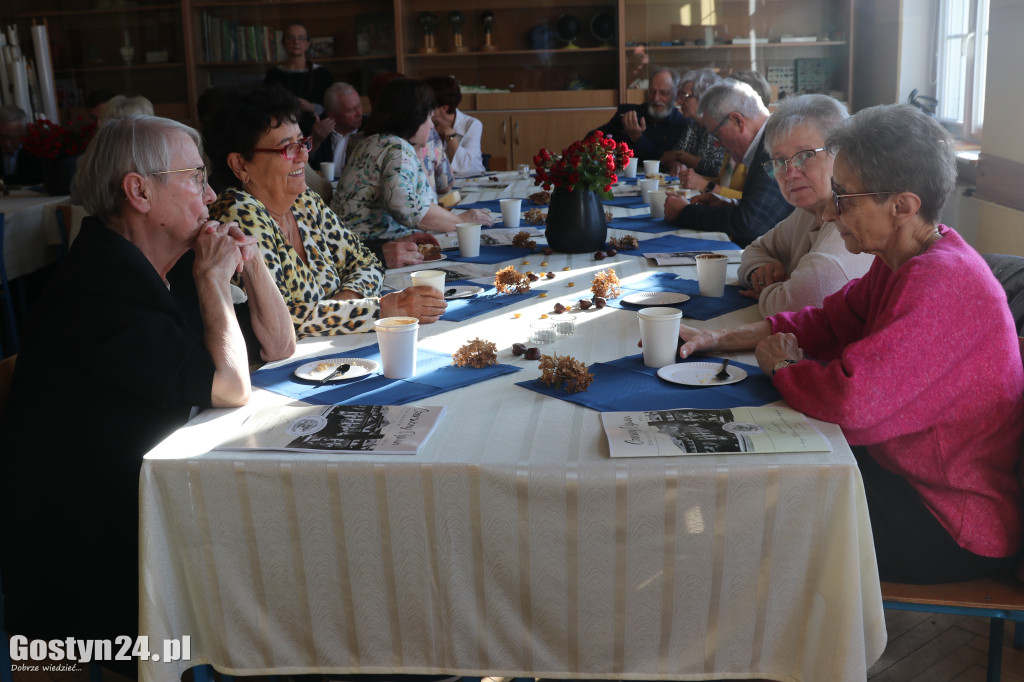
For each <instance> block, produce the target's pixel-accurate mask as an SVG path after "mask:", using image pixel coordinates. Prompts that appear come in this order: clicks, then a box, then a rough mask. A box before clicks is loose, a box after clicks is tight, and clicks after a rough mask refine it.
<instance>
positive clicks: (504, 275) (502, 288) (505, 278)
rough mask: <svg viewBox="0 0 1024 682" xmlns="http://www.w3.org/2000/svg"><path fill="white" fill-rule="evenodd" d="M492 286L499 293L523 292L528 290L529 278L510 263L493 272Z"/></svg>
mask: <svg viewBox="0 0 1024 682" xmlns="http://www.w3.org/2000/svg"><path fill="white" fill-rule="evenodd" d="M494 288H495V289H497V290H498V293H501V294H525V293H526V292H527V291H529V290H530V278H529V277H527V276H526V275H524V274H522V273H521V272H519V271H518V270H516V268H515V266H514V265H510V266H508V267H507V268H502V269H501V270H498V271H497V272H496V273H494Z"/></svg>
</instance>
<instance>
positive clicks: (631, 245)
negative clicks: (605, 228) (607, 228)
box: [608, 234, 640, 251]
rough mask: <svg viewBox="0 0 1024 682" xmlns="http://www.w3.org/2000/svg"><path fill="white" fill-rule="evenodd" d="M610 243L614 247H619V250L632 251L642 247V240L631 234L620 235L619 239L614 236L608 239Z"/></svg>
mask: <svg viewBox="0 0 1024 682" xmlns="http://www.w3.org/2000/svg"><path fill="white" fill-rule="evenodd" d="M608 243H609V244H611V247H612V248H613V249H618V250H619V251H632V250H633V249H636V248H639V247H640V242H638V241H637V239H636V237H634V236H633V235H631V234H627V235H625V236H623V237H619V238H618V239H616V238H615V237H612V238H611V239H609V240H608Z"/></svg>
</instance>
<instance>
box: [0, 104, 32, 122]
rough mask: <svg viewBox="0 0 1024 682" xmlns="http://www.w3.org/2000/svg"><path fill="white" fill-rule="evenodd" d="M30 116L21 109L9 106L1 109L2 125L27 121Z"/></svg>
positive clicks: (0, 118)
mask: <svg viewBox="0 0 1024 682" xmlns="http://www.w3.org/2000/svg"><path fill="white" fill-rule="evenodd" d="M27 120H28V115H27V114H26V113H25V112H24V111H22V110H21V108H19V107H16V106H14V105H13V104H8V105H6V106H2V107H0V125H6V124H8V123H13V122H14V121H27Z"/></svg>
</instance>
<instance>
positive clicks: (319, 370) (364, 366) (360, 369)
mask: <svg viewBox="0 0 1024 682" xmlns="http://www.w3.org/2000/svg"><path fill="white" fill-rule="evenodd" d="M338 365H349V369H348V371H347V372H345V373H344V374H342V375H341V376H337V377H334V378H333V379H330V381H332V382H334V381H348V380H349V379H357V378H359V377H364V376H366V375H367V374H370V373H371V372H376V371H377V368H379V367H380V365H379V364H378V363H376V362H374V361H373V360H367V359H366V358H324V359H322V360H314V361H312V362H307V363H306V364H304V365H299V366H298V367H296V368H295V376H297V377H298V378H300V379H305V380H306V381H320V380H321V379H323V378H324V377H326V376H328V375H329V374H330V373H331V372H333V371H334V370H335V369H337V367H338Z"/></svg>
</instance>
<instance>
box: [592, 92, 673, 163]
mask: <svg viewBox="0 0 1024 682" xmlns="http://www.w3.org/2000/svg"><path fill="white" fill-rule="evenodd" d="M627 111H635V112H637V116H641V117H643V120H644V123H645V124H646V126H647V129H646V130H645V131H644V134H643V135H641V136H640V139H639V140H637V141H636V142H633V141H632V140H630V139H629V135H627V134H626V131H625V130H624V129H623V127H622V115H623V114H624V113H626V112H627ZM597 130H600V131H601V132H602V133H604V134H605V137H611V138H612V139H614V140H615V141H616V142H625V143H626V144H628V145H629V146H630V148H631V149H632V150H633V155H634V156H636V157H637V158H638V159H640V160H641V161H650V160H654V159H660V158H661V155H662V154H663V153H665V152H667V151H668V150H670V149H674V148H675V146H676V141H677V140H678V139H679V138H680V137H681V136H682V134H683V131H684V130H686V117H685V116H683V115H682V114H681V113H679V110H678V109H676V108H675V107H673V108H672V113H671V114H669V115H668V116H666V117H665V118H663V119H660V120H659V119H656V118H651V116H650V115H649V114H648V113H647V105H646V104H623V105H621V106H619V108H618V110H617V111H616V112H615V115H614V116H612V120H610V121H608V122H607V123H605V124H604V125H603V126H601V127H600V128H598V129H597ZM591 132H593V131H591Z"/></svg>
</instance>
